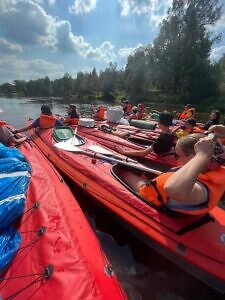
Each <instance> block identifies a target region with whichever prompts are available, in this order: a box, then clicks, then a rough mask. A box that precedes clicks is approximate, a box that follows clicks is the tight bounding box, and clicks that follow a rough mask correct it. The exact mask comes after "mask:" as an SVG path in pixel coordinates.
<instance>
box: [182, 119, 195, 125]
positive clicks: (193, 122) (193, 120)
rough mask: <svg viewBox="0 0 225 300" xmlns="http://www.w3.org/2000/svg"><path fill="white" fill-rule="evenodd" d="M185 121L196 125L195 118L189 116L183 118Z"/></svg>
mask: <svg viewBox="0 0 225 300" xmlns="http://www.w3.org/2000/svg"><path fill="white" fill-rule="evenodd" d="M185 123H186V124H190V125H194V126H195V125H196V120H195V119H193V118H189V119H187V120H185Z"/></svg>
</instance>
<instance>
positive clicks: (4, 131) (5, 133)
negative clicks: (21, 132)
mask: <svg viewBox="0 0 225 300" xmlns="http://www.w3.org/2000/svg"><path fill="white" fill-rule="evenodd" d="M13 136H14V135H13V133H12V132H11V131H10V130H9V129H8V128H7V127H5V126H0V143H2V144H4V145H5V146H8V145H9V144H10V139H11V138H12V137H13Z"/></svg>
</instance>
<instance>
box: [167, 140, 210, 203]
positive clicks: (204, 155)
mask: <svg viewBox="0 0 225 300" xmlns="http://www.w3.org/2000/svg"><path fill="white" fill-rule="evenodd" d="M195 151H196V154H195V156H194V157H193V158H192V159H191V160H190V161H189V162H188V163H186V164H185V165H184V166H183V167H181V168H180V169H179V170H178V171H177V172H175V173H174V174H173V175H172V176H171V177H170V178H169V179H168V180H167V181H166V183H165V186H164V188H165V191H166V192H167V194H168V196H169V197H170V198H171V199H173V200H175V201H177V202H192V203H193V204H198V203H201V202H203V201H204V198H205V192H204V190H203V188H202V186H201V185H199V184H197V183H196V180H197V177H198V175H199V174H200V173H201V172H202V171H204V170H205V168H206V165H207V164H208V162H209V161H210V159H211V157H212V154H213V141H212V139H209V138H207V137H206V138H203V139H201V140H200V141H199V142H198V143H196V145H195Z"/></svg>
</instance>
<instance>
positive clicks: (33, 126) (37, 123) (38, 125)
mask: <svg viewBox="0 0 225 300" xmlns="http://www.w3.org/2000/svg"><path fill="white" fill-rule="evenodd" d="M31 126H32V128H37V127H40V118H37V119H36V120H34V121H33V123H32V124H31ZM55 126H63V124H62V123H61V122H60V121H59V120H57V119H56V122H55Z"/></svg>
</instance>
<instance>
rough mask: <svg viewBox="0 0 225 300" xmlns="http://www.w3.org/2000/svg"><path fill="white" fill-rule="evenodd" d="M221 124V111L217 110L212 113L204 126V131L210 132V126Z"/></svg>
mask: <svg viewBox="0 0 225 300" xmlns="http://www.w3.org/2000/svg"><path fill="white" fill-rule="evenodd" d="M219 122H220V111H219V110H216V109H215V110H213V111H212V112H211V114H210V119H209V121H207V122H206V123H205V124H204V126H203V129H204V130H208V129H209V127H210V126H212V125H217V124H219Z"/></svg>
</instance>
